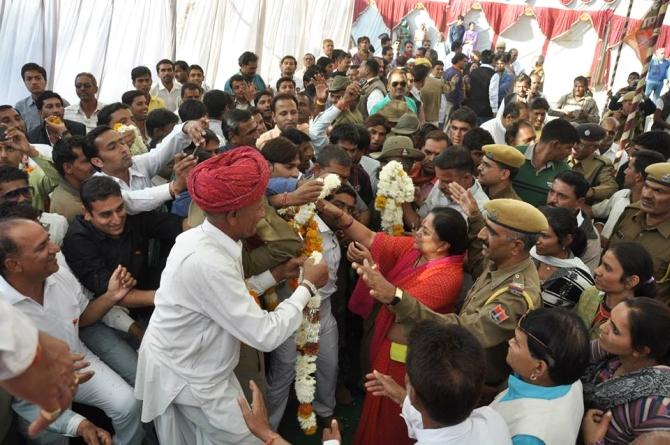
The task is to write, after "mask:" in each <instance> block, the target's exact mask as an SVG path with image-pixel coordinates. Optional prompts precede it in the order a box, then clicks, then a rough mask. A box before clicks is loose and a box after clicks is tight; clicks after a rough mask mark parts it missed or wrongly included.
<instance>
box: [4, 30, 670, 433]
mask: <svg viewBox="0 0 670 445" xmlns="http://www.w3.org/2000/svg"><path fill="white" fill-rule="evenodd" d="M449 44H450V48H449V49H450V52H449V54H448V55H447V59H448V60H439V59H438V57H439V56H438V52H437V51H436V50H435V49H434V48H432V47H431V42H430V41H429V40H421V41H420V42H418V44H416V47H415V42H414V41H413V40H407V41H404V42H396V44H394V42H393V41H392V39H391V38H390V37H389V36H388V35H384V36H381V45H382V49H381V51H377V53H378V54H381V57H377V56H375V49H374V48H372V47H371V44H370V39H369V38H368V37H361V38H359V39H358V41H357V46H356V48H354V49H352V50H351V51H349V50H345V49H337V48H335V47H334V44H333V41H332V40H330V39H326V40H324V41H323V47H322V51H323V54H321V55H320V56H319V57H318V58H317V57H316V56H315V55H314V54H309V53H308V54H304V55H303V57H302V69H301V70H298V67H299V62H298V60H297V58H296V57H294V56H292V55H286V56H285V57H283V58H282V59H281V61H280V66H279V68H280V76H279V77H278V78H277V79H272V80H269V79H263V78H262V77H261V76H260V75H259V74H258V73H257V68H258V57H257V56H256V55H255V54H254V53H252V52H249V51H247V52H244V53H242V54H241V55H240V57H239V72H238V73H236V74H234V75H233V76H231V77H230V78H229V79H228V80H227V81H226V82H225V85H224V86H223V88H222V89H216V88H214V87H213V86H209V85H208V84H207V83H206V81H207V79H206V78H205V71H204V70H203V68H202V67H201V66H199V65H197V64H189V63H187V62H185V61H182V60H179V61H172V60H169V59H163V60H160V61H158V63H157V64H156V66H155V67H152V68H149V67H146V66H138V67H135V68H133V69H132V71H131V73H130V76H129V77H130V78H129V80H130V81H131V83H132V87H133V88H132V89H130V90H129V91H127V92H125V93H123V94H122V96H121V97H120V98H119V99H120V100H119V101H118V102H114V103H110V104H103V103H101V102H99V101H98V99H97V91H98V85H97V80H96V78H95V76H94V75H93V74H91V73H85V72H82V73H80V74H78V75H77V76H76V77H75V78H74V85H75V89H76V93H77V96H78V101H76V102H73V103H72V104H70V103H68V102H67V101H66V100H65V99H64V98H63V97H61V96H60V95H59V94H58V93H57V92H54V91H50V90H47V89H46V88H47V79H48V77H47V76H48V73H47V72H46V70H45V69H44V68H43V67H41V66H40V65H38V64H36V63H26V64H25V65H24V66H23V67H22V68H21V70H20V73H17V75H19V74H20V76H21V78H22V79H23V81H24V83H25V86H26V88H27V90H28V93H29V94H28V96H27V97H26V98H25V99H23V100H21V101H19V102H18V103H16V104H15V105H9V104H7V105H0V320H2V321H1V323H0V333H2V335H1V336H0V358H2V361H1V362H2V366H0V378H1V379H2V387H3V388H5V390H6V391H7V392H4V391H1V392H0V439H2V438H3V434H4V437H6V438H8V439H6V440H9V441H10V442H8V443H12V442H11V440H13V439H12V438H15V437H16V435H21V436H23V437H24V440H27V441H28V442H29V443H36V444H61V443H67V442H68V440H69V438H70V437H80V438H81V439H82V440H83V441H84V442H85V443H87V444H111V443H118V444H122V445H127V444H140V443H149V444H154V443H162V444H170V445H182V444H183V445H191V444H201V445H207V444H259V443H265V444H274V445H277V444H281V443H287V442H286V441H285V440H284V439H283V438H282V437H281V436H280V435H279V434H278V433H277V430H278V428H279V424H280V422H281V421H282V418H285V417H286V416H293V415H294V413H293V412H290V411H289V410H287V405H288V404H289V403H288V402H289V401H290V399H291V398H292V397H293V395H292V388H293V385H294V382H295V385H296V390H297V392H298V394H297V397H298V399H299V400H300V410H299V412H300V413H302V414H305V412H306V411H305V410H307V414H308V415H309V413H311V412H312V410H313V413H314V414H315V416H316V419H317V424H318V427H319V428H320V429H321V430H322V431H323V432H322V434H323V440H324V443H327V444H329V445H332V444H335V443H340V441H341V440H342V439H341V434H342V424H341V423H340V422H339V419H338V418H337V416H336V407H337V406H346V405H351V404H352V403H353V402H354V400H355V399H357V398H358V399H363V402H362V411H361V415H360V419H358V420H357V424H355V425H349V426H348V427H351V428H354V429H355V430H356V431H355V433H354V440H353V443H354V444H356V445H387V444H411V443H415V442H416V443H419V444H438V443H439V444H452V443H453V444H515V445H531V444H532V445H541V444H545V445H554V444H562V445H563V444H577V443H579V444H586V445H601V444H627V443H636V444H645V443H669V442H667V441H669V440H670V410H669V409H668V405H669V404H670V337H669V336H668V335H667V333H668V332H669V331H670V309H669V308H668V306H667V305H668V303H670V162H668V158H669V157H670V135H669V134H668V133H667V132H666V129H668V128H670V123H668V122H666V120H667V114H668V113H667V112H666V111H668V110H670V99H669V97H670V96H669V95H670V93H665V94H663V95H660V90H661V89H662V88H663V76H660V75H659V73H658V72H657V71H658V70H661V69H664V70H667V66H665V65H662V64H660V62H658V61H656V59H655V62H654V63H656V64H657V65H659V64H660V65H659V66H660V68H658V67H657V69H656V68H655V70H653V72H650V75H652V76H656V77H653V79H651V82H649V83H648V88H649V91H648V93H649V94H653V95H655V98H654V99H655V102H654V101H651V100H646V101H644V102H643V103H641V104H640V111H639V112H638V114H637V115H638V116H639V118H638V119H639V122H635V124H636V125H635V126H636V133H635V134H634V137H633V138H632V139H630V141H628V140H626V139H623V140H622V134H623V126H624V123H625V121H626V120H627V119H628V116H629V115H630V113H632V112H633V110H634V108H633V106H632V101H633V96H634V93H633V91H634V89H635V85H636V83H637V80H638V79H639V75H637V73H631V75H630V76H629V79H628V81H629V84H628V85H627V86H626V87H625V88H623V89H621V90H619V91H617V92H616V93H613V94H610V95H609V97H608V103H607V105H606V107H607V110H606V111H605V112H602V113H601V110H599V108H598V105H597V103H596V101H595V100H594V98H593V93H592V91H591V89H590V85H589V79H588V78H587V77H584V76H579V77H576V78H575V79H574V81H573V84H572V87H571V89H570V88H569V86H567V87H568V88H567V89H570V91H569V92H568V93H566V94H565V95H564V96H562V97H560V98H551V103H552V104H553V105H550V99H549V98H546V97H545V96H544V94H543V85H544V82H545V73H544V70H543V63H544V60H543V58H541V57H540V58H538V59H537V60H536V61H535V63H534V65H533V67H531V68H530V69H526V68H524V67H522V65H521V63H520V62H519V60H518V58H519V52H518V51H517V50H516V49H514V48H512V49H509V50H507V49H506V47H505V44H504V42H499V43H498V44H497V45H496V47H495V48H494V50H488V49H486V50H483V51H478V50H477V49H476V47H477V33H476V30H475V27H474V24H469V25H468V29H467V30H466V27H465V24H464V23H463V20H462V18H460V19H459V22H458V23H457V24H456V25H455V26H454V27H452V32H450V33H449ZM658 57H660V58H661V59H662V60H665V59H664V55H663V54H662V53H660V52H659V53H657V58H658ZM659 60H660V59H659ZM666 62H667V61H666ZM664 63H665V62H664ZM667 64H670V62H668V63H667ZM154 76H156V77H157V79H155V78H154ZM659 76H660V77H659ZM657 78H660V79H661V80H660V82H661V85H660V87H659V86H658V85H657V84H655V83H653V82H656V81H658V79H657ZM552 81H560V80H559V79H558V78H555V79H552ZM657 90H658V91H657ZM664 110H665V111H664ZM647 115H654V117H653V120H654V127H653V129H651V130H649V131H645V126H644V118H645V116H647ZM669 122H670V121H669ZM620 142H621V143H620ZM394 165H398V166H399V167H398V169H401V170H402V171H403V172H404V173H402V174H400V173H399V174H400V175H401V176H403V175H404V176H406V177H408V178H410V179H411V182H412V184H413V186H414V193H413V200H411V202H404V203H402V205H401V207H400V208H401V213H402V222H401V224H400V227H399V228H398V231H393V233H391V231H389V230H385V229H384V228H385V226H384V217H383V216H382V213H381V210H382V209H383V207H384V204H380V203H383V202H386V201H384V199H386V198H385V197H384V196H381V195H380V190H382V189H383V188H384V181H386V179H384V173H383V172H386V171H388V170H385V169H386V167H393V166H394ZM399 171H400V170H399ZM333 181H336V182H337V184H339V185H337V186H336V187H334V188H332V189H329V188H328V187H329V186H328V184H332V182H333ZM380 198H382V199H381V200H380ZM386 205H388V202H387V204H386ZM303 209H307V210H308V211H312V212H314V216H313V218H312V219H310V220H309V221H310V222H309V230H308V232H307V236H305V232H304V231H302V232H301V226H300V224H298V223H297V222H296V221H298V216H299V215H300V214H301V212H302V211H303ZM309 209H311V210H309ZM313 251H317V252H318V253H319V254H318V255H314V254H312V255H308V254H309V253H310V252H313ZM306 252H307V253H306ZM308 256H309V257H308ZM315 300H316V301H320V304H319V305H318V310H319V312H318V314H317V315H316V316H314V307H313V304H314V303H313V302H314V301H315ZM305 320H306V321H311V322H314V321H315V320H318V324H316V325H315V326H317V328H313V329H316V331H315V332H310V331H309V329H307V330H306V331H305V328H304V327H303V323H304V322H305ZM296 331H298V333H297V334H296ZM310 335H312V336H314V337H315V338H318V343H317V342H315V343H308V344H307V345H304V344H303V346H302V347H297V346H296V344H298V345H299V344H300V338H302V337H304V336H310ZM296 337H300V338H296ZM68 350H69V352H68ZM70 354H72V355H70ZM310 355H311V356H316V360H315V362H314V366H313V367H312V368H311V369H310V368H307V369H309V370H308V371H305V372H300V370H301V369H302V370H303V371H304V368H301V367H300V366H297V365H296V363H297V362H298V363H299V362H300V361H301V360H304V359H305V357H306V356H310ZM296 369H298V371H296ZM306 380H307V381H311V382H312V384H313V386H314V389H313V394H314V396H313V400H311V401H310V402H309V403H304V402H303V401H302V400H301V399H304V397H305V395H304V392H303V394H301V393H300V391H298V388H299V387H301V388H302V387H303V385H305V383H304V382H305V381H306ZM42 388H45V389H42ZM54 388H56V389H57V390H55V389H54ZM70 401H74V402H75V403H74V405H72V406H70ZM248 401H251V404H249V402H248ZM10 407H11V409H10ZM302 414H301V415H302ZM36 419H37V420H36ZM31 422H34V423H32V424H31ZM314 432H316V427H315V428H313V429H311V430H310V433H314Z"/></svg>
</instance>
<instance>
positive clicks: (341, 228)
mask: <svg viewBox="0 0 670 445" xmlns="http://www.w3.org/2000/svg"><path fill="white" fill-rule="evenodd" d="M354 221H355V219H354V217H353V216H352V217H351V221H349V223H348V224H347V225H344V226H340V230H347V229H348V228H349V227H351V226H353V225H354Z"/></svg>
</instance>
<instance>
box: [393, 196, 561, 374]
mask: <svg viewBox="0 0 670 445" xmlns="http://www.w3.org/2000/svg"><path fill="white" fill-rule="evenodd" d="M484 208H485V210H486V211H487V218H488V219H489V220H490V221H493V222H495V223H497V224H500V225H502V226H504V227H508V228H510V229H511V230H521V231H525V232H527V233H539V232H540V231H542V230H546V229H547V228H548V223H547V220H546V218H545V217H544V215H542V213H541V212H540V211H539V210H537V209H536V208H534V207H532V206H531V205H530V204H527V203H525V202H523V201H515V200H511V199H497V200H492V201H489V202H487V203H486V204H485V205H484ZM474 222H477V221H474ZM482 222H483V220H481V219H480V221H479V224H477V225H478V226H479V227H481V224H482ZM471 236H472V231H471ZM468 255H470V252H468ZM483 267H484V269H483V272H482V273H481V274H480V275H479V277H478V278H477V280H476V281H475V283H474V285H473V286H472V288H470V290H469V291H468V294H467V296H466V298H465V301H464V304H463V307H462V308H461V310H460V312H459V313H458V314H455V313H452V314H438V313H436V312H433V311H431V310H430V309H429V308H427V307H426V306H424V305H423V304H422V303H420V302H418V301H417V300H416V299H414V298H413V297H412V296H411V295H409V294H407V293H404V294H403V296H402V298H401V299H400V301H399V302H398V303H397V304H395V305H389V306H388V307H389V309H390V310H391V311H392V312H393V313H394V314H395V315H396V322H398V323H401V324H402V325H404V326H405V327H406V329H407V328H409V327H411V326H412V325H414V324H415V323H417V322H419V321H420V320H425V319H435V320H438V321H442V322H445V323H451V324H458V325H460V326H463V327H464V328H465V329H467V330H468V331H469V332H470V333H472V334H473V335H474V336H475V337H477V339H478V340H479V342H480V343H481V345H482V347H484V349H485V354H486V360H487V369H486V379H485V382H486V384H487V385H489V386H499V385H502V384H504V383H505V381H506V379H507V377H508V375H509V373H510V368H509V366H508V365H507V363H506V361H505V358H506V356H507V341H508V340H509V339H510V338H512V337H513V336H514V330H515V329H516V326H517V323H518V321H519V319H520V318H521V316H523V315H524V314H525V313H526V312H528V311H529V310H534V309H536V308H538V307H541V305H542V299H541V297H540V278H539V276H538V274H537V269H536V268H535V265H534V264H533V261H532V259H531V258H530V257H527V258H525V259H523V260H521V261H520V262H518V263H516V264H513V265H510V266H507V267H505V268H497V267H496V265H495V264H494V263H493V262H492V261H489V260H486V261H485V263H484V265H483Z"/></svg>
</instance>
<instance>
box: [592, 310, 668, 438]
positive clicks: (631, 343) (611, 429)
mask: <svg viewBox="0 0 670 445" xmlns="http://www.w3.org/2000/svg"><path fill="white" fill-rule="evenodd" d="M668 331H670V309H669V308H668V307H667V306H666V305H665V304H663V303H661V302H660V301H656V300H653V299H651V298H645V297H639V298H631V299H628V300H625V301H624V302H622V303H621V304H619V305H617V306H616V307H614V308H613V309H612V314H611V317H610V318H609V320H608V321H607V322H606V323H605V324H604V325H602V327H601V328H600V336H599V338H598V340H594V341H593V342H592V344H591V363H592V365H593V366H592V367H591V368H590V369H589V370H588V371H587V373H586V375H585V376H584V377H583V378H582V381H583V383H584V402H585V403H586V407H587V408H591V409H589V411H588V412H587V413H586V415H585V416H584V421H583V422H582V427H583V433H584V442H585V443H586V444H587V445H604V444H607V445H610V444H611V445H614V444H617V445H618V444H628V443H631V442H632V441H633V440H634V439H635V438H636V437H638V436H640V435H642V434H643V433H648V432H653V431H668V430H670V409H669V408H668V405H670V366H668V365H670V336H668ZM657 443H665V442H657Z"/></svg>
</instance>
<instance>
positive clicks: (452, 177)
mask: <svg viewBox="0 0 670 445" xmlns="http://www.w3.org/2000/svg"><path fill="white" fill-rule="evenodd" d="M433 166H434V167H435V177H436V178H437V179H438V182H437V184H436V187H433V189H432V190H431V191H430V193H429V194H428V197H427V198H426V201H425V202H424V203H423V205H422V206H421V208H420V209H419V211H418V215H419V217H420V218H425V217H426V215H428V213H429V212H430V211H431V210H432V209H433V208H435V207H450V208H452V209H455V210H458V211H459V212H460V213H461V215H463V218H465V219H466V221H467V219H468V217H467V215H466V213H465V211H464V210H463V208H461V206H460V205H458V203H457V202H456V201H454V200H453V199H452V198H451V193H450V192H449V184H450V183H452V182H457V183H458V184H460V185H461V186H462V187H463V188H464V189H466V190H469V191H470V193H472V196H473V197H474V198H475V200H476V201H477V205H478V207H479V210H480V211H481V210H482V209H483V206H484V204H485V203H486V202H487V201H488V200H489V197H488V196H487V195H486V193H485V192H484V189H483V188H482V186H481V185H480V184H479V182H477V180H476V179H475V177H474V175H473V171H474V163H473V161H472V156H470V152H469V151H468V150H467V149H466V148H462V147H451V148H447V149H446V150H445V151H443V152H442V153H440V154H439V155H438V156H437V157H436V158H435V160H434V161H433Z"/></svg>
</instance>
